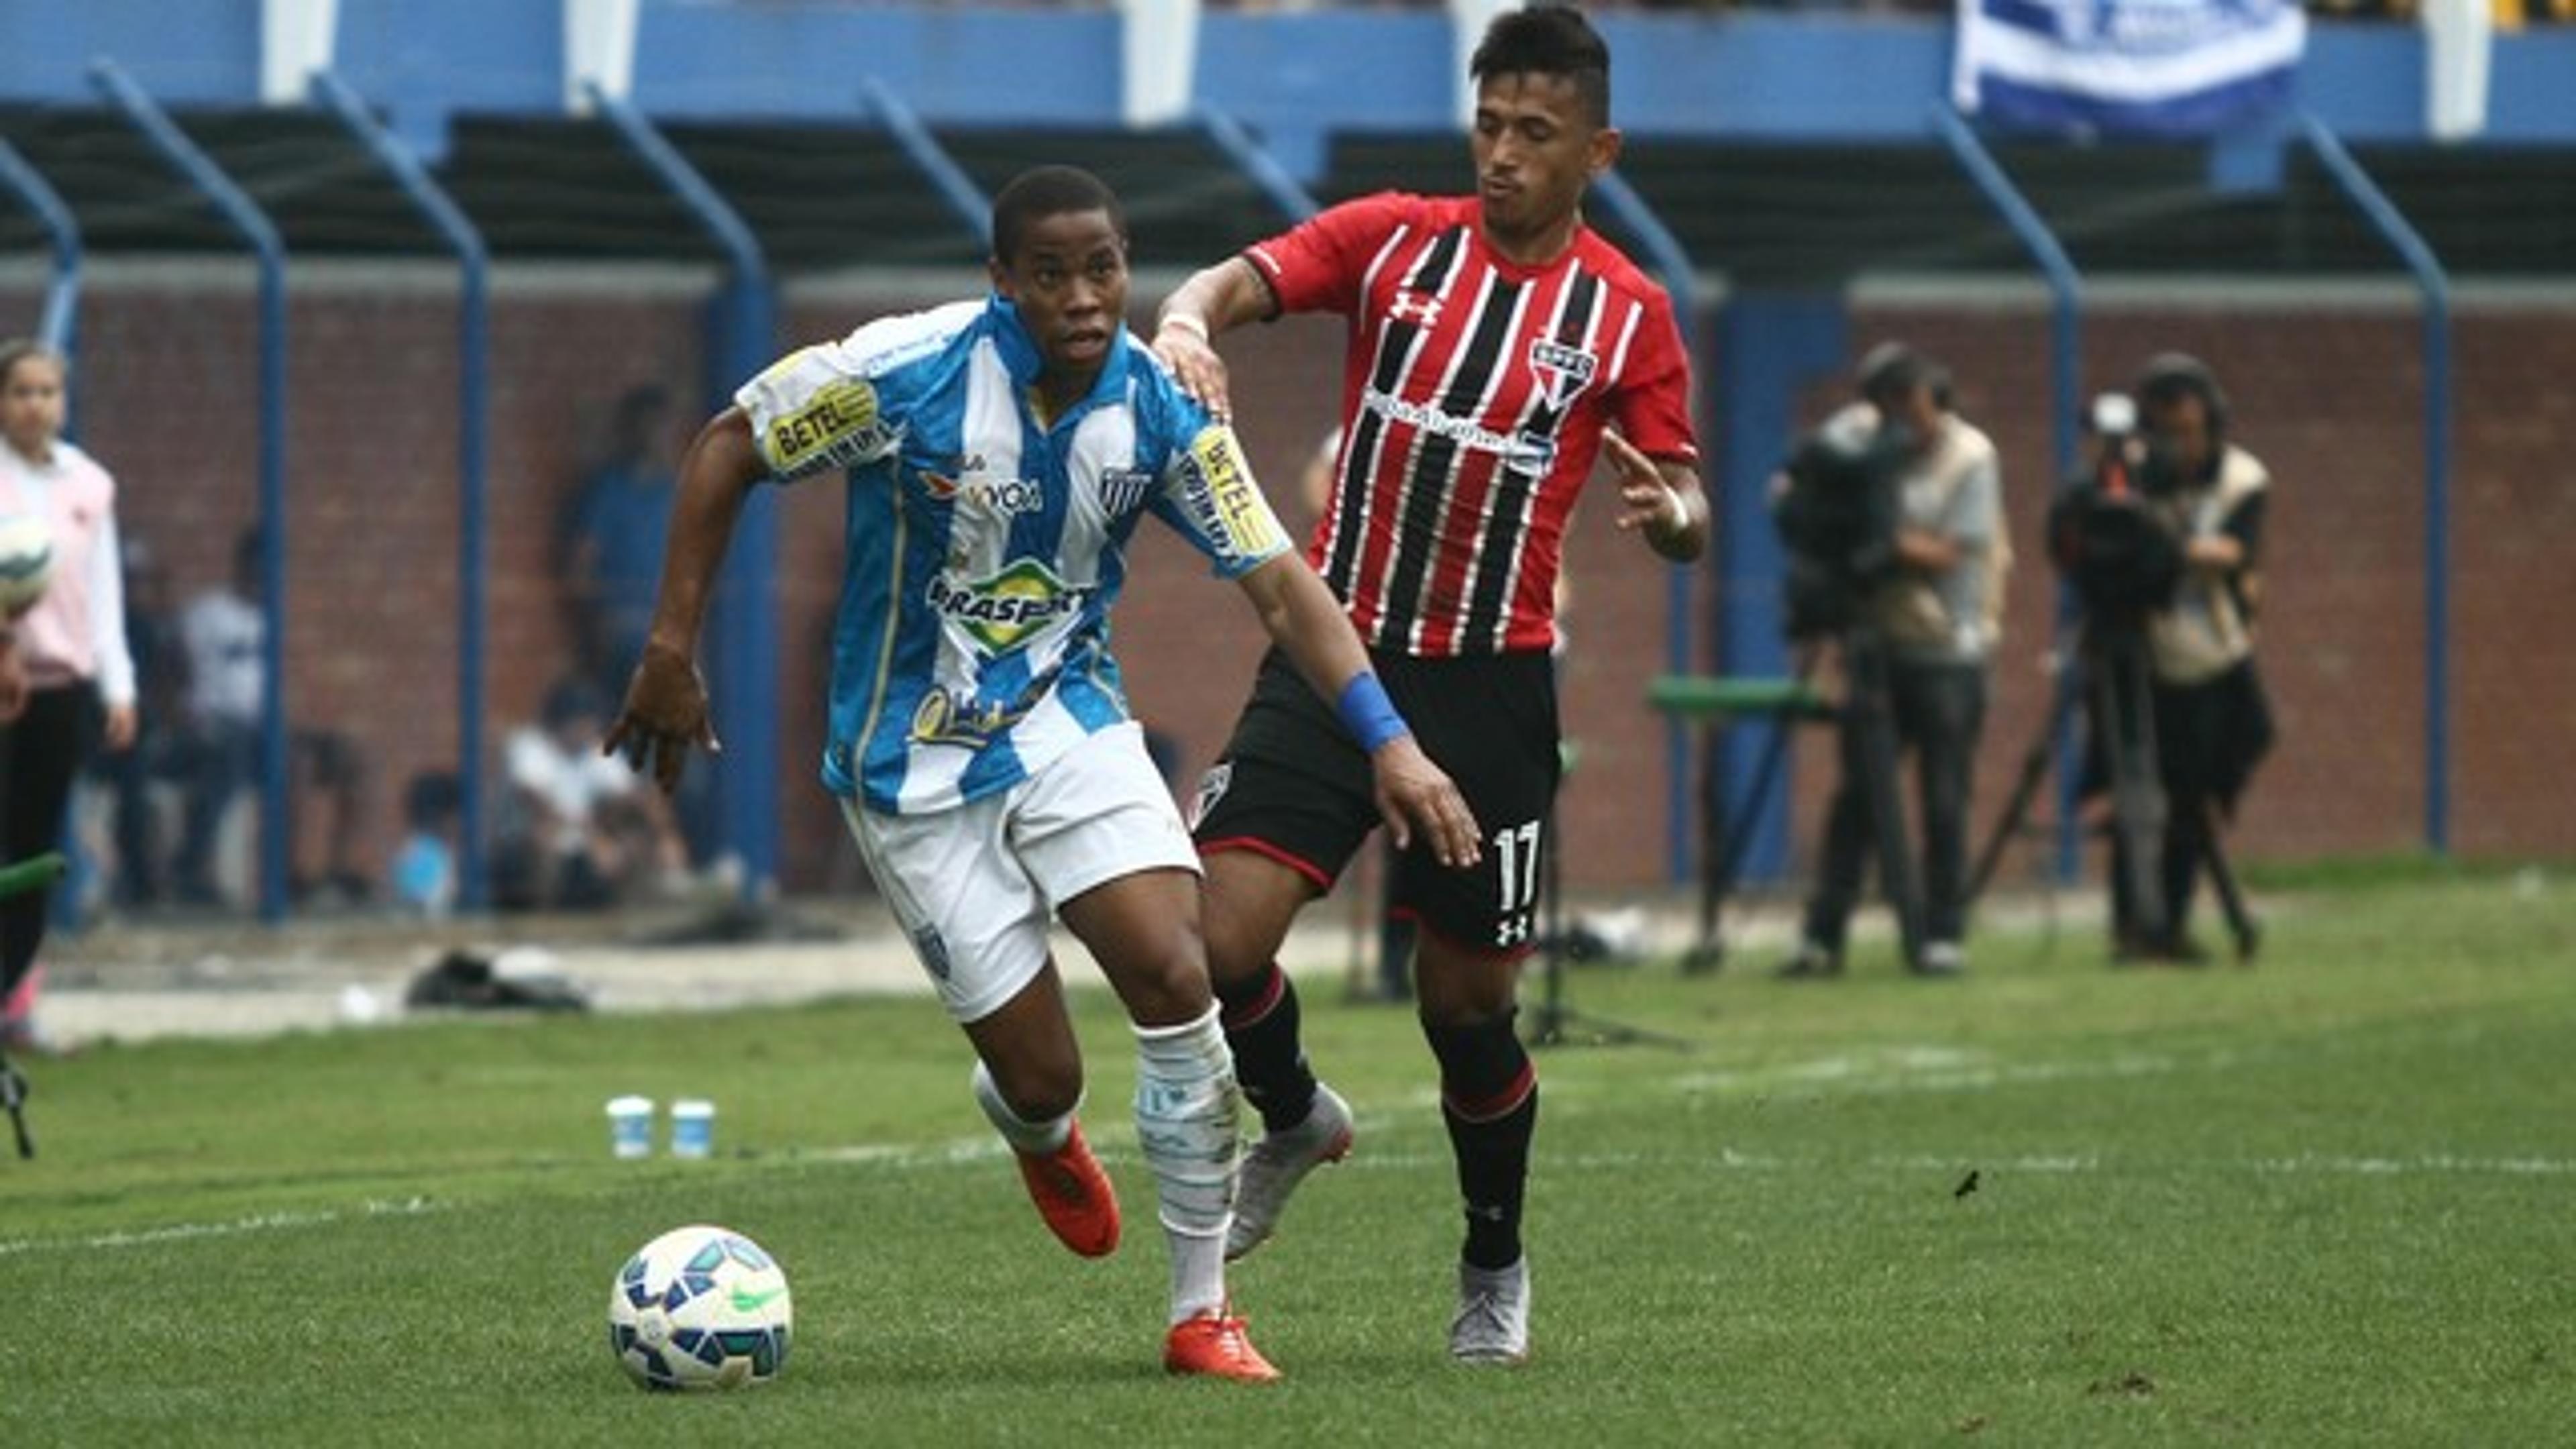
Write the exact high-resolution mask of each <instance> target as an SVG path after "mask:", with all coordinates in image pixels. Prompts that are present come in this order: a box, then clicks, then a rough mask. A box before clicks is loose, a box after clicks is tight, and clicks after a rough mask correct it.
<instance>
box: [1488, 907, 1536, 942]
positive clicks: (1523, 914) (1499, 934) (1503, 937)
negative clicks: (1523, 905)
mask: <svg viewBox="0 0 2576 1449" xmlns="http://www.w3.org/2000/svg"><path fill="white" fill-rule="evenodd" d="M1529 933H1530V918H1529V912H1527V911H1520V912H1517V913H1515V914H1513V915H1509V916H1505V917H1504V918H1503V923H1502V924H1501V925H1499V926H1496V927H1495V928H1494V944H1495V945H1497V946H1517V945H1519V944H1520V943H1521V942H1523V941H1526V940H1528V939H1529Z"/></svg>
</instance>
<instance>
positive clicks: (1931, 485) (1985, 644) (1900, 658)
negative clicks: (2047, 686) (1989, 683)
mask: <svg viewBox="0 0 2576 1449" xmlns="http://www.w3.org/2000/svg"><path fill="white" fill-rule="evenodd" d="M1859 382H1860V394H1861V397H1860V401H1858V402H1855V403H1853V404H1851V405H1849V406H1847V407H1845V408H1844V409H1842V411H1840V412H1838V413H1836V414H1835V415H1834V416H1833V417H1832V418H1830V419H1828V420H1827V421H1826V422H1825V423H1824V425H1823V426H1822V427H1821V428H1820V429H1818V431H1817V435H1816V437H1815V439H1813V440H1811V442H1810V443H1809V445H1808V446H1807V447H1805V448H1802V449H1801V462H1800V463H1795V464H1793V465H1792V469H1791V472H1792V475H1793V476H1792V478H1791V480H1790V483H1789V486H1788V488H1787V491H1786V493H1785V494H1784V495H1783V497H1782V499H1781V500H1780V502H1781V508H1780V519H1779V521H1780V523H1781V528H1782V534H1783V537H1784V538H1785V539H1787V540H1788V542H1789V544H1790V548H1791V551H1792V554H1793V564H1792V572H1793V580H1794V579H1796V578H1798V577H1799V576H1801V575H1803V576H1804V577H1805V578H1806V579H1807V580H1808V587H1807V590H1806V592H1808V593H1810V594H1813V593H1814V592H1815V588H1814V580H1815V579H1816V578H1818V577H1819V571H1818V570H1817V569H1816V568H1815V567H1814V563H1815V558H1814V555H1813V554H1812V552H1811V551H1810V550H1809V549H1807V548H1806V547H1804V546H1803V545H1802V539H1806V538H1809V537H1811V536H1812V535H1810V534H1809V532H1808V519H1809V517H1810V516H1812V515H1813V514H1814V513H1815V512H1816V511H1817V509H1816V505H1815V503H1814V502H1813V501H1812V500H1811V499H1810V498H1809V497H1807V496H1804V495H1808V494H1811V493H1813V492H1815V491H1817V486H1818V485H1817V480H1816V477H1815V471H1816V470H1815V469H1814V467H1813V464H1812V463H1811V462H1809V461H1807V460H1811V459H1813V458H1815V457H1817V456H1818V453H1817V450H1818V449H1819V448H1821V449H1824V450H1828V451H1830V450H1836V449H1839V450H1841V452H1842V454H1843V456H1845V457H1856V458H1859V459H1863V460H1866V462H1865V471H1866V472H1868V473H1870V474H1874V475H1875V476H1874V477H1873V478H1871V479H1869V480H1868V481H1867V482H1866V483H1865V484H1864V485H1862V486H1865V487H1867V488H1868V489H1870V490H1871V491H1872V492H1873V493H1875V494H1876V498H1875V499H1874V500H1873V499H1871V498H1869V497H1867V496H1866V495H1864V497H1863V498H1862V499H1861V500H1860V502H1859V504H1858V511H1859V512H1860V514H1861V515H1862V516H1864V517H1866V516H1868V515H1869V514H1871V513H1872V512H1875V513H1877V514H1879V515H1880V516H1881V518H1882V519H1883V521H1882V522H1881V523H1880V524H1879V527H1878V531H1879V533H1880V535H1881V536H1880V537H1879V538H1878V539H1876V540H1866V539H1864V540H1861V541H1859V545H1858V547H1857V548H1854V549H1851V550H1850V551H1848V552H1838V553H1837V554H1836V557H1837V558H1838V559H1839V561H1840V562H1841V564H1842V567H1840V568H1838V569H1833V568H1829V569H1826V570H1823V571H1822V575H1823V576H1826V577H1830V576H1832V575H1834V574H1837V573H1838V574H1840V575H1841V587H1843V588H1844V589H1845V590H1846V591H1847V592H1848V593H1849V595H1850V597H1849V599H1848V601H1847V604H1846V606H1845V607H1843V608H1842V609H1840V610H1839V611H1838V610H1836V609H1835V608H1834V607H1832V606H1831V604H1830V603H1824V604H1819V602H1818V601H1817V600H1816V599H1814V598H1812V597H1811V598H1808V599H1805V600H1801V599H1800V598H1797V597H1793V599H1792V606H1791V614H1792V632H1793V633H1796V632H1808V631H1809V630H1808V625H1809V624H1810V623H1811V622H1816V621H1822V622H1827V623H1831V624H1834V625H1836V626H1837V632H1838V633H1839V634H1840V636H1841V642H1842V654H1843V668H1844V674H1845V680H1846V694H1847V696H1849V697H1848V698H1847V701H1846V705H1845V711H1844V724H1843V728H1842V730H1841V742H1840V743H1841V748H1840V755H1841V760H1842V778H1841V781H1840V783H1839V784H1838V785H1837V787H1836V789H1835V791H1834V797H1833V804H1832V807H1831V812H1830V814H1829V815H1828V817H1827V822H1826V827H1825V845H1824V859H1823V862H1822V866H1821V869H1820V871H1819V878H1818V881H1817V888H1816V894H1815V897H1814V899H1812V900H1811V901H1810V902H1809V903H1808V906H1807V918H1806V927H1805V934H1804V939H1803V941H1802V942H1801V944H1800V946H1799V950H1798V953H1797V955H1796V956H1794V957H1793V958H1791V959H1790V961H1789V962H1788V963H1787V964H1786V965H1784V966H1782V967H1781V968H1780V973H1779V974H1780V975H1782V976H1784V977H1789V978H1793V979H1795V978H1816V977H1828V976H1834V975H1838V974H1839V973H1840V972H1841V971H1842V966H1843V941H1844V935H1845V931H1846V928H1847V926H1848V925H1849V922H1850V918H1851V913H1852V909H1853V907H1854V906H1855V905H1856V904H1857V903H1858V901H1859V897H1860V891H1861V885H1862V881H1863V878H1864V876H1865V874H1866V871H1867V867H1868V863H1869V859H1870V856H1871V853H1872V847H1873V843H1874V840H1873V837H1874V836H1875V835H1876V834H1877V828H1878V827H1877V821H1876V820H1875V816H1874V808H1873V804H1872V801H1871V797H1870V784H1871V771H1872V764H1871V756H1870V753H1869V750H1868V742H1867V740H1866V739H1865V737H1864V736H1865V726H1864V721H1866V720H1868V719H1869V715H1868V713H1867V711H1870V710H1873V709H1883V711H1884V713H1885V716H1886V718H1887V720H1888V722H1889V724H1891V725H1892V726H1893V734H1894V742H1895V745H1896V747H1897V749H1898V750H1906V749H1910V750H1911V751H1912V752H1913V753H1914V754H1915V756H1916V760H1917V764H1916V770H1917V785H1918V786H1919V790H1920V795H1919V799H1920V802H1921V816H1922V825H1923V853H1922V881H1923V887H1924V894H1923V916H1922V921H1921V932H1920V942H1921V944H1920V947H1919V949H1916V947H1915V943H1914V942H1913V941H1911V940H1909V941H1908V943H1907V945H1908V949H1909V951H1910V952H1911V953H1912V954H1911V959H1909V960H1908V962H1907V966H1908V967H1909V969H1911V970H1913V971H1914V972H1915V973H1917V974H1919V975H1925V976H1955V975H1957V974H1959V973H1960V972H1961V971H1963V970H1965V969H1966V966H1967V959H1966V955H1965V953H1964V951H1963V950H1962V948H1961V936H1962V933H1963V930H1964V926H1965V913H1966V889H1965V888H1966V874H1967V872H1966V866H1967V853H1968V794H1969V780H1970V772H1971V768H1972V766H1973V764H1974V761H1975V758H1976V750H1977V737H1978V734H1979V731H1980V730H1981V728H1982V727H1983V724H1984V720H1985V709H1986V661H1987V658H1988V657H1989V655H1990V654H1991V652H1992V651H1993V648H1994V644H1995V640H1996V636H1997V632H1998V631H1997V627H1996V625H1997V620H1998V618H1999V617H2000V614H2001V610H2002V605H2003V575H2004V571H2005V568H2006V567H2007V565H2008V563H2009V559H2010V549H2009V546H2008V544H2007V542H2006V540H2005V538H2004V535H2003V531H2002V522H2001V519H2002V511H2003V510H2002V498H2001V481H2000V473H1999V469H1998V467H1997V463H1996V457H1995V448H1994V444H1993V443H1991V442H1989V441H1988V440H1987V438H1986V435H1985V434H1984V433H1982V432H1980V431H1978V430H1977V429H1976V428H1974V427H1972V426H1970V425H1969V424H1968V423H1967V422H1965V421H1964V420H1962V419H1961V418H1959V417H1958V416H1957V415H1956V414H1955V413H1953V412H1951V411H1950V381H1949V376H1948V374H1947V372H1946V371H1945V370H1944V369H1943V368H1942V367H1941V366H1940V364H1938V363H1937V362H1934V361H1933V360H1932V359H1931V358H1928V357H1926V356H1924V355H1923V354H1921V353H1919V352H1916V351H1914V350H1913V349H1911V348H1908V347H1906V346H1904V345H1902V344H1900V343H1884V344H1881V345H1880V346H1878V347H1877V348H1874V349H1872V350H1871V352H1870V353H1869V355H1868V356H1867V357H1865V358H1863V359H1862V362H1861V368H1860V377H1859ZM1801 474H1804V475H1806V476H1805V477H1804V478H1803V479H1802V478H1801V477H1800V476H1799V475H1801ZM1846 486H1848V485H1846ZM1802 554H1803V555H1807V558H1806V561H1805V562H1804V563H1803V564H1802V563H1800V562H1799V561H1798V560H1797V558H1796V556H1797V555H1802ZM1837 612H1839V613H1840V614H1841V615H1842V616H1843V617H1841V618H1840V619H1836V618H1835V617H1834V616H1835V615H1836V613H1837ZM1802 616H1803V617H1802ZM1873 655H1875V656H1878V657H1877V658H1876V659H1875V660H1873V659H1872V658H1871V656H1873ZM1871 663H1875V664H1876V667H1875V668H1870V667H1868V665H1869V664H1871ZM1873 676H1874V677H1875V679H1876V680H1878V681H1883V691H1884V697H1883V699H1881V700H1871V699H1867V698H1864V697H1863V696H1864V694H1865V693H1866V692H1867V691H1868V690H1870V689H1871V688H1872V687H1873V685H1872V682H1871V681H1872V678H1873ZM1881 768H1885V769H1887V770H1889V771H1891V773H1892V771H1893V768H1894V761H1893V759H1892V758H1889V759H1886V761H1885V764H1884V765H1883V766H1881ZM1880 783H1881V785H1882V787H1883V788H1884V789H1885V790H1887V791H1892V790H1893V789H1894V784H1895V782H1894V780H1893V778H1889V779H1886V780H1883V781H1881V782H1880ZM1885 798H1886V800H1887V801H1888V802H1889V803H1888V806H1887V807H1886V808H1887V810H1888V818H1889V819H1890V820H1891V821H1894V820H1895V819H1896V812H1895V811H1894V809H1893V800H1894V796H1893V795H1892V794H1888V795H1887V796H1886V797H1885ZM1891 838H1892V840H1893V842H1894V843H1893V845H1892V848H1893V849H1896V850H1900V851H1901V850H1902V849H1903V840H1902V826H1901V822H1899V823H1897V824H1896V825H1895V826H1894V827H1893V833H1892V837H1891ZM1902 865H1903V862H1901V861H1882V862H1881V869H1882V872H1883V873H1884V875H1885V876H1886V877H1887V878H1888V879H1889V880H1890V881H1891V883H1892V882H1893V881H1895V880H1897V879H1899V878H1901V870H1902ZM1889 893H1890V895H1891V896H1892V897H1896V898H1897V899H1898V900H1899V902H1900V910H1902V909H1903V908H1904V907H1903V904H1902V901H1903V897H1904V895H1905V894H1906V893H1905V892H1903V891H1901V890H1898V889H1895V888H1894V887H1893V885H1892V884H1891V889H1890V892H1889Z"/></svg>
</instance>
